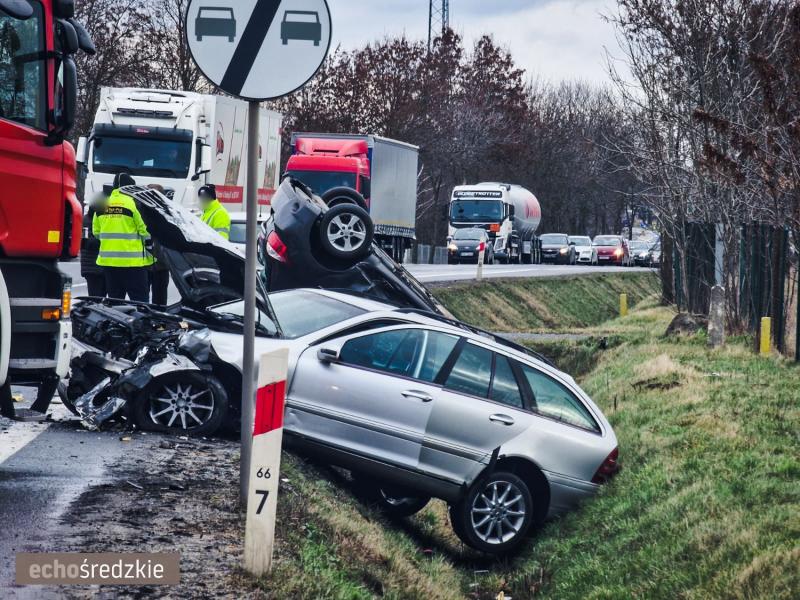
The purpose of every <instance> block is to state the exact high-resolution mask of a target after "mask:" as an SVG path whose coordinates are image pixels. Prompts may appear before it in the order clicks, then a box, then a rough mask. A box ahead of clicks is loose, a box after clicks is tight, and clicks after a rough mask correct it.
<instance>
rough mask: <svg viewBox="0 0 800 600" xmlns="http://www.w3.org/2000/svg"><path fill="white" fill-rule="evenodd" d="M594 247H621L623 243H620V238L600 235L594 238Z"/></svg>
mask: <svg viewBox="0 0 800 600" xmlns="http://www.w3.org/2000/svg"><path fill="white" fill-rule="evenodd" d="M594 245H595V246H614V247H617V246H621V245H622V243H621V242H620V240H619V238H618V237H616V236H613V235H598V236H597V237H596V238H594Z"/></svg>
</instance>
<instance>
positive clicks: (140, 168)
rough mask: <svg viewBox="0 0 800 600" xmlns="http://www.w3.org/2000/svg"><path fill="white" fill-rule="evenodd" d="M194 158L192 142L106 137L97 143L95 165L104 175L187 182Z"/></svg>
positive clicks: (98, 138) (95, 146)
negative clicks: (184, 180)
mask: <svg viewBox="0 0 800 600" xmlns="http://www.w3.org/2000/svg"><path fill="white" fill-rule="evenodd" d="M191 158H192V144H191V142H190V141H188V140H187V141H185V142H184V141H178V140H163V139H158V138H139V137H113V136H102V137H96V138H95V140H94V158H93V161H92V166H93V167H94V170H95V171H97V172H100V173H119V172H121V171H126V172H128V173H130V174H131V175H133V176H134V177H135V176H136V175H141V176H144V177H169V178H179V179H184V178H186V177H187V176H188V175H189V166H190V162H191Z"/></svg>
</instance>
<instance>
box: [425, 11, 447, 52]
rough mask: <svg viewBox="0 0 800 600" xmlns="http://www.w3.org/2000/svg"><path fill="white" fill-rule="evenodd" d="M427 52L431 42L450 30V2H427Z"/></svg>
mask: <svg viewBox="0 0 800 600" xmlns="http://www.w3.org/2000/svg"><path fill="white" fill-rule="evenodd" d="M428 2H429V4H428V52H430V51H431V50H432V49H433V40H435V39H436V38H437V37H439V36H440V35H442V34H443V33H444V32H445V31H446V30H448V29H450V0H428Z"/></svg>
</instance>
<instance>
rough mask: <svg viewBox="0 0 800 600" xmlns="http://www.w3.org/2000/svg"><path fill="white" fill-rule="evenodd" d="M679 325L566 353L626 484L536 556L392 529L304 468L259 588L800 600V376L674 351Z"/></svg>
mask: <svg viewBox="0 0 800 600" xmlns="http://www.w3.org/2000/svg"><path fill="white" fill-rule="evenodd" d="M573 281H576V280H573ZM603 285H604V286H606V287H607V288H608V289H609V290H614V292H616V291H617V290H618V289H620V286H621V284H618V283H612V282H605V283H604V284H603ZM641 285H642V286H646V285H648V284H646V283H645V284H641ZM580 286H581V287H582V286H583V284H582V283H581V284H580ZM624 286H625V287H626V288H627V290H628V291H629V293H630V289H631V287H632V286H631V284H630V282H625V284H624ZM549 289H550V290H552V289H553V288H549ZM440 292H441V290H440ZM481 293H483V292H481ZM548 293H550V292H548ZM609 294H610V292H609ZM458 297H460V298H462V299H463V295H462V296H458ZM531 302H532V301H531ZM532 303H533V302H532ZM470 306H473V308H471V309H470V310H473V311H475V308H474V305H473V304H472V303H470ZM477 313H480V314H484V313H481V312H480V311H477ZM477 313H476V314H477ZM673 314H674V313H673V312H672V311H671V310H670V309H669V308H666V307H659V306H658V305H657V304H656V302H655V300H654V299H653V298H651V299H647V300H645V301H643V302H641V303H640V305H639V307H638V308H637V309H636V310H634V311H633V312H632V313H631V314H630V315H629V316H627V317H625V318H617V319H613V320H611V321H608V322H605V323H602V324H600V323H592V324H591V326H590V327H587V328H586V329H585V331H586V332H587V333H589V334H590V335H592V338H591V339H590V340H587V341H583V342H564V343H560V344H561V347H560V348H558V344H556V345H554V346H553V348H554V349H556V348H557V354H558V356H559V358H558V359H557V360H559V362H561V361H567V362H569V361H572V364H580V365H582V367H581V370H582V371H583V374H582V375H581V376H580V377H579V379H578V380H579V382H580V383H581V385H582V386H583V387H584V388H585V389H586V390H587V392H589V394H590V395H592V397H593V398H594V399H595V400H596V401H597V402H598V403H599V404H600V406H601V407H602V408H603V410H604V411H605V413H606V414H607V416H608V417H609V419H610V420H611V422H612V424H613V426H614V429H615V431H616V433H617V436H618V438H619V442H620V452H621V461H622V465H623V470H622V472H621V473H620V474H619V475H618V476H617V478H615V480H614V481H613V482H612V483H610V484H609V485H607V486H606V487H604V488H603V490H602V492H601V493H600V494H599V495H598V496H597V497H596V498H595V499H593V500H592V501H590V502H588V503H587V504H585V505H584V506H583V507H581V508H580V509H579V510H576V511H574V512H572V513H570V514H568V515H566V516H565V517H563V518H561V519H558V520H555V521H553V522H550V523H548V524H547V525H545V527H544V528H543V529H542V530H540V531H539V532H537V533H536V534H535V535H534V536H533V537H532V538H531V541H530V543H529V544H528V545H527V546H526V547H525V548H524V550H523V551H522V552H521V553H520V555H519V556H517V557H515V558H513V559H506V560H497V561H495V560H491V559H486V558H484V557H481V556H479V555H477V554H475V553H473V552H471V551H469V550H467V549H465V548H464V547H462V546H461V545H460V543H459V542H458V541H457V539H456V538H455V536H454V535H453V533H452V531H451V530H450V527H449V523H448V519H447V514H446V507H445V506H444V505H443V503H441V502H433V503H431V504H430V505H429V506H428V507H427V508H426V509H425V510H424V511H422V512H421V513H420V514H419V515H416V516H415V517H413V518H411V519H407V520H405V521H401V522H397V523H393V522H390V521H387V520H386V519H385V518H383V517H382V516H380V515H378V514H376V513H374V512H373V511H371V510H369V509H367V508H365V507H363V506H361V505H360V504H359V503H358V502H357V501H355V500H354V499H353V497H352V495H351V494H350V492H349V490H348V484H347V481H346V479H345V478H343V477H342V476H341V475H338V474H336V473H335V472H334V471H332V470H330V469H327V468H321V467H313V466H309V465H306V464H305V463H303V462H302V461H300V460H299V459H297V458H296V457H293V456H291V455H287V458H286V459H285V460H284V464H283V476H285V477H286V478H288V479H289V482H288V483H286V484H284V485H283V486H282V489H281V496H280V501H279V515H278V541H277V547H276V558H277V562H276V567H275V571H274V572H273V574H272V575H271V576H270V577H269V578H266V579H263V580H261V581H260V582H258V585H259V587H261V589H263V590H265V591H267V593H268V596H269V597H274V598H285V597H298V598H370V597H388V598H487V599H489V598H496V597H497V595H498V593H499V592H501V591H503V592H505V594H506V595H507V596H511V597H513V598H515V599H520V598H553V599H570V598H576V599H578V598H580V599H583V598H619V599H627V598H646V599H651V598H653V599H660V598H664V599H674V598H686V599H706V598H708V599H761V598H769V599H772V598H775V599H787V600H788V599H789V598H797V597H798V596H797V592H798V590H800V568H798V566H799V565H800V544H799V543H798V540H800V483H799V482H800V368H798V367H797V366H795V365H793V364H791V363H788V362H787V361H785V360H784V359H781V358H779V357H767V358H761V357H758V356H755V355H754V354H753V353H752V351H751V350H750V345H749V343H748V341H747V340H745V339H741V340H734V341H732V342H731V343H729V344H728V345H727V346H726V347H725V348H723V349H721V350H717V351H711V350H708V349H707V348H706V344H705V336H704V334H702V333H700V334H697V335H695V336H692V337H686V338H670V339H667V338H665V337H664V336H663V332H664V330H665V329H666V327H667V324H668V323H669V321H670V319H671V318H672V316H673ZM482 324H483V325H484V326H486V324H485V323H482ZM603 337H605V338H607V340H609V341H610V343H607V344H606V346H607V347H606V348H605V349H600V348H599V347H598V346H597V340H599V339H601V338H603ZM576 349H578V350H579V351H580V352H579V353H580V354H581V355H582V358H580V359H578V360H576V359H574V358H572V357H571V355H573V354H576ZM554 351H555V350H554ZM562 364H563V363H562Z"/></svg>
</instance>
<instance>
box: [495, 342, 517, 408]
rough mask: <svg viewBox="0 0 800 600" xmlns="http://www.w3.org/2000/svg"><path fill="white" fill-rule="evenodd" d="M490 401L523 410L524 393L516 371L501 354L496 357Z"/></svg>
mask: <svg viewBox="0 0 800 600" xmlns="http://www.w3.org/2000/svg"><path fill="white" fill-rule="evenodd" d="M489 399H491V400H494V401H495V402H500V403H501V404H508V405H509V406H513V407H514V408H523V402H522V392H521V391H520V389H519V385H518V384H517V378H516V377H515V376H514V369H513V368H512V367H511V362H510V361H509V360H508V359H507V358H506V357H505V356H502V355H500V354H496V355H495V362H494V378H493V379H492V391H491V392H490V393H489Z"/></svg>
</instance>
